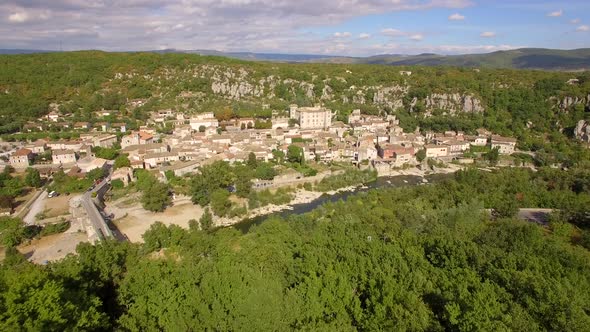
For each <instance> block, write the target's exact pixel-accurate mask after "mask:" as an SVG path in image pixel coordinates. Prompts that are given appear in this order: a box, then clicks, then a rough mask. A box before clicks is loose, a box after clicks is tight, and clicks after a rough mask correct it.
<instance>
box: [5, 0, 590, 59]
mask: <svg viewBox="0 0 590 332" xmlns="http://www.w3.org/2000/svg"><path fill="white" fill-rule="evenodd" d="M588 12H590V1H582V0H572V1H533V0H528V1H525V0H520V1H488V0H482V1H477V0H366V1H362V0H329V1H328V0H298V1H293V0H167V1H159V0H51V1H46V0H4V1H2V3H0V15H2V16H1V17H0V34H1V35H2V36H3V38H0V47H1V48H28V49H57V48H59V45H60V44H61V45H62V47H63V49H66V50H77V49H103V50H112V51H122V50H151V49H161V48H177V49H216V50H221V51H253V52H273V53H308V54H331V55H353V56H367V55H374V54H384V53H389V54H418V53H424V52H429V53H440V54H460V53H484V52H490V51H496V50H503V49H512V48H519V47H544V48H560V49H572V48H583V47H590V18H586V17H588V15H587V14H586V15H584V13H588Z"/></svg>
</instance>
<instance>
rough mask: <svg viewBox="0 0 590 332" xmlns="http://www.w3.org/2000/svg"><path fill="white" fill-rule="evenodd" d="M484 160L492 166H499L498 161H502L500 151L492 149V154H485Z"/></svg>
mask: <svg viewBox="0 0 590 332" xmlns="http://www.w3.org/2000/svg"><path fill="white" fill-rule="evenodd" d="M484 158H485V159H486V160H487V161H488V162H489V163H490V165H492V166H496V164H498V160H499V159H500V151H499V149H498V148H494V149H492V150H491V151H490V152H488V153H486V154H485V156H484Z"/></svg>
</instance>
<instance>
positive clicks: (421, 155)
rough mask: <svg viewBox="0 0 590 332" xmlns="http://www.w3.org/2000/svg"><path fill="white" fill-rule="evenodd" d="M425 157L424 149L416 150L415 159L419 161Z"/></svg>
mask: <svg viewBox="0 0 590 332" xmlns="http://www.w3.org/2000/svg"><path fill="white" fill-rule="evenodd" d="M425 158H426V150H424V149H420V150H418V152H416V160H418V162H419V163H421V162H422V161H423V160H424V159H425Z"/></svg>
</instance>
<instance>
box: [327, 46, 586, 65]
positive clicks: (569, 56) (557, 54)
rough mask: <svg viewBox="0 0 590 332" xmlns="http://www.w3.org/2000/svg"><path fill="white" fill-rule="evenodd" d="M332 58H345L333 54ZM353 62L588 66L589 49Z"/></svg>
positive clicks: (357, 60)
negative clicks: (334, 56) (335, 56)
mask: <svg viewBox="0 0 590 332" xmlns="http://www.w3.org/2000/svg"><path fill="white" fill-rule="evenodd" d="M335 61H345V60H344V59H341V58H336V59H335ZM348 61H350V62H353V63H370V64H386V65H394V66H408V65H421V66H459V67H485V68H514V69H544V70H584V69H585V70H588V68H590V49H588V48H582V49H577V50H552V49H543V48H521V49H515V50H508V51H497V52H492V53H484V54H461V55H439V54H420V55H412V56H403V55H378V56H372V57H367V58H353V59H348Z"/></svg>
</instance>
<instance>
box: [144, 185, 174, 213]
mask: <svg viewBox="0 0 590 332" xmlns="http://www.w3.org/2000/svg"><path fill="white" fill-rule="evenodd" d="M170 202H171V200H170V192H169V188H168V185H167V184H165V183H161V182H159V181H156V182H154V183H153V184H152V185H151V186H150V187H148V188H147V189H146V190H145V191H144V192H143V195H142V197H141V204H142V206H143V208H144V209H146V210H148V211H152V212H162V211H164V210H165V209H166V207H167V206H168V205H170Z"/></svg>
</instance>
